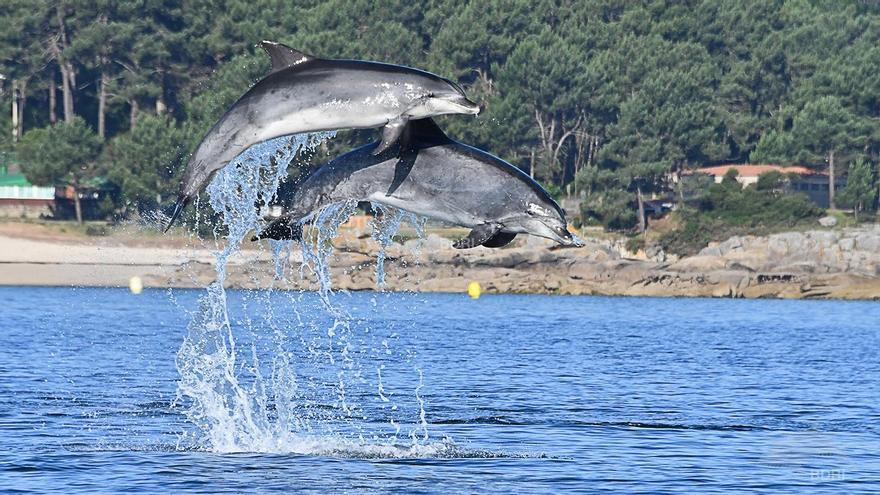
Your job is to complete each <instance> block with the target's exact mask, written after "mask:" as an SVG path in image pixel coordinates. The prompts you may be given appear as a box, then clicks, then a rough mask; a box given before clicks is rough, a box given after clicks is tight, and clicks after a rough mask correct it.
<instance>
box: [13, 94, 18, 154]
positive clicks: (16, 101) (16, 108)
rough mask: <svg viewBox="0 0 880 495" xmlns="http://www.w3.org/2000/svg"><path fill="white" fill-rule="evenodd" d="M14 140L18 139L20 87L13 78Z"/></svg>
mask: <svg viewBox="0 0 880 495" xmlns="http://www.w3.org/2000/svg"><path fill="white" fill-rule="evenodd" d="M12 141H13V142H16V141H18V88H17V87H16V84H15V79H13V80H12Z"/></svg>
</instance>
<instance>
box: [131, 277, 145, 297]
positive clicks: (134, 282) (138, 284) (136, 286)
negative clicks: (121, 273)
mask: <svg viewBox="0 0 880 495" xmlns="http://www.w3.org/2000/svg"><path fill="white" fill-rule="evenodd" d="M128 289H129V290H130V291H131V293H132V294H140V293H141V291H142V290H144V283H143V281H141V278H140V277H138V276H134V277H131V278H130V279H128Z"/></svg>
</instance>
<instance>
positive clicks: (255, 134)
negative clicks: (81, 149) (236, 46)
mask: <svg viewBox="0 0 880 495" xmlns="http://www.w3.org/2000/svg"><path fill="white" fill-rule="evenodd" d="M260 46H261V47H262V48H263V49H264V50H265V51H266V52H267V53H268V54H269V57H270V58H271V60H272V71H271V72H270V73H269V74H268V75H267V76H266V77H264V78H263V79H262V80H260V81H259V82H258V83H257V84H255V85H254V86H253V87H252V88H251V89H250V90H248V92H247V93H245V94H244V96H242V97H241V98H239V100H238V101H236V102H235V104H234V105H232V107H231V108H230V109H229V110H228V111H227V112H226V113H225V114H224V115H223V117H221V118H220V120H219V121H218V122H217V123H216V124H215V125H214V127H212V128H211V130H210V131H208V134H207V135H206V136H205V137H204V139H202V142H201V143H199V145H198V147H197V148H196V151H195V153H193V155H192V157H190V159H189V162H188V163H187V165H186V170H185V171H184V174H183V180H182V181H181V183H180V192H179V195H178V199H177V204H176V205H175V207H174V212H173V213H172V215H171V220H170V221H169V222H168V227H166V228H165V230H166V231H167V230H168V228H169V227H170V226H171V224H172V223H174V220H175V219H176V218H177V216H178V215H180V212H181V211H183V209H184V208H185V207H186V205H187V204H188V203H189V202H190V201H191V200H192V198H193V197H194V196H195V195H196V194H197V193H198V192H199V191H200V190H201V189H202V187H203V186H204V185H205V184H206V183H208V182H209V181H210V180H211V177H212V176H213V175H214V174H215V173H216V172H217V171H218V170H220V169H222V168H223V167H224V166H226V164H227V163H229V162H230V161H232V160H233V159H234V158H235V157H237V156H238V155H240V154H241V153H242V152H244V151H245V150H246V149H248V148H249V147H251V146H253V145H254V144H257V143H260V142H263V141H267V140H269V139H272V138H276V137H280V136H286V135H291V134H298V133H303V132H317V131H328V130H337V129H367V128H373V127H383V126H384V129H383V131H382V141H381V143H382V144H381V145H380V146H378V147H376V149H375V150H374V152H375V153H376V154H378V153H381V152H382V151H384V150H386V149H388V148H389V147H390V146H392V145H393V144H394V143H395V142H396V141H397V140H398V138H399V137H400V135H401V132H402V130H403V128H404V126H405V124H406V123H407V121H409V120H410V119H422V118H425V117H431V116H435V115H446V114H473V115H476V114H478V113H479V112H480V107H479V105H477V104H476V103H474V102H472V101H471V100H469V99H468V98H467V96H466V95H465V94H464V90H462V88H461V86H459V85H457V84H455V83H454V82H452V81H450V80H448V79H444V78H442V77H440V76H437V75H435V74H431V73H430V72H425V71H422V70H418V69H412V68H409V67H403V66H400V65H392V64H385V63H379V62H365V61H360V60H330V59H321V58H317V57H314V56H312V55H307V54H305V53H303V52H300V51H298V50H294V49H293V48H290V47H288V46H285V45H282V44H280V43H275V42H271V41H263V42H261V43H260Z"/></svg>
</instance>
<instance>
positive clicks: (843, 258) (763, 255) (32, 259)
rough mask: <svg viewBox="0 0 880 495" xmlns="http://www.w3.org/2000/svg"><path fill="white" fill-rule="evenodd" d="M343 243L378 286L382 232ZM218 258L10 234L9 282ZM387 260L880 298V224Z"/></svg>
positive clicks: (512, 286)
mask: <svg viewBox="0 0 880 495" xmlns="http://www.w3.org/2000/svg"><path fill="white" fill-rule="evenodd" d="M521 237H522V236H521ZM104 242H105V244H106V243H107V242H109V241H104ZM334 246H335V253H334V256H333V257H332V258H331V260H330V267H331V273H332V278H333V284H334V287H336V288H339V289H345V290H370V289H375V288H376V259H377V256H376V255H377V248H378V246H377V244H376V242H375V241H374V240H373V239H371V238H370V237H369V236H368V235H364V234H363V233H359V232H348V233H345V234H343V235H342V236H340V237H339V238H337V239H336V240H335V241H334ZM301 261H302V260H301V256H300V253H299V252H298V249H295V250H294V251H293V253H291V256H290V257H289V258H288V259H287V263H286V264H285V267H284V276H283V277H282V278H281V279H276V278H275V276H274V275H275V273H276V267H275V266H274V262H273V260H272V257H271V254H270V252H269V249H268V247H267V246H264V248H263V249H246V250H244V251H243V252H242V253H241V254H239V255H236V256H235V257H233V258H232V260H231V262H230V267H229V276H228V278H227V284H228V285H229V286H232V287H242V288H253V287H268V286H275V287H287V288H293V289H297V288H305V289H313V288H315V287H316V285H315V283H314V281H313V280H312V278H313V277H309V276H308V274H309V273H310V272H309V271H308V270H305V273H306V277H305V278H301V277H300V272H301V270H300V265H301ZM212 263H213V255H212V252H211V250H210V249H205V248H183V249H181V248H161V247H138V246H112V245H100V246H90V245H71V244H70V243H58V242H54V243H53V242H51V241H46V240H33V239H19V238H13V237H8V236H3V235H0V285H82V286H125V285H127V284H128V279H129V278H130V277H132V276H139V277H141V278H142V279H143V281H144V283H145V285H146V286H147V287H204V286H205V285H206V284H208V283H210V282H211V281H213V280H214V275H215V274H214V268H213V266H212ZM385 271H386V279H385V280H386V286H385V287H386V289H388V290H400V291H422V292H463V291H464V290H465V288H466V287H467V284H468V282H470V281H477V282H479V283H480V284H481V285H482V288H483V291H484V292H485V293H548V294H596V295H600V294H601V295H621V296H664V297H671V296H699V297H746V298H758V297H767V298H828V299H831V298H839V299H880V226H870V227H862V228H857V229H855V228H853V229H838V230H816V231H808V232H788V233H782V234H774V235H770V236H766V237H757V236H742V237H733V238H730V239H728V240H726V241H725V242H722V243H719V244H714V245H710V246H708V247H706V248H704V249H703V250H702V251H700V252H699V253H698V254H697V255H695V256H690V257H685V258H681V259H678V258H677V257H675V256H670V255H667V254H666V253H664V252H662V251H661V250H659V249H656V248H655V249H648V251H647V252H639V253H629V252H627V251H626V249H625V248H624V242H623V241H622V240H607V239H590V238H588V239H587V245H586V246H585V247H583V248H580V249H563V248H558V247H555V246H553V245H551V243H549V242H545V241H543V240H541V239H537V238H533V237H525V238H524V239H517V241H516V242H514V243H513V244H511V245H510V246H509V247H505V248H502V249H487V248H482V247H480V248H476V249H472V250H467V251H459V250H455V249H452V248H451V241H450V240H449V239H448V238H445V237H441V236H439V235H437V234H433V233H432V234H429V235H428V236H427V238H426V239H422V240H409V241H406V242H405V243H403V244H394V245H392V246H390V247H389V248H388V249H387V251H386V262H385Z"/></svg>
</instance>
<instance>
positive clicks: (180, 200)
mask: <svg viewBox="0 0 880 495" xmlns="http://www.w3.org/2000/svg"><path fill="white" fill-rule="evenodd" d="M188 204H189V198H188V197H187V196H185V195H180V196H178V197H177V203H175V204H174V211H173V212H172V213H171V219H170V220H168V225H166V226H165V230H163V232H165V233H167V232H168V229H170V228H171V225H173V224H174V221H175V220H177V217H179V216H180V213H181V212H183V209H184V208H186V205H188Z"/></svg>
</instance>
